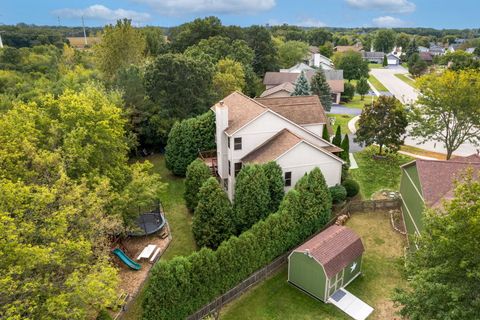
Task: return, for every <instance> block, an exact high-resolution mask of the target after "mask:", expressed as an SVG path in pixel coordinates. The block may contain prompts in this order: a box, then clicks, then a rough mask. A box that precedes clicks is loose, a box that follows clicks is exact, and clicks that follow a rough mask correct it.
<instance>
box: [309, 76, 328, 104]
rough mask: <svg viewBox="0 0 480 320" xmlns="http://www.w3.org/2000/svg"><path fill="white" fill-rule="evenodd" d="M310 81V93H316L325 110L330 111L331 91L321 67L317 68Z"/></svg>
mask: <svg viewBox="0 0 480 320" xmlns="http://www.w3.org/2000/svg"><path fill="white" fill-rule="evenodd" d="M310 82H311V85H310V86H311V88H312V94H316V95H317V96H318V97H319V98H320V102H321V103H322V106H323V109H325V111H330V109H331V107H332V92H331V90H330V86H329V85H328V82H327V79H326V78H325V73H324V72H323V70H322V68H320V69H318V70H317V72H316V73H315V75H314V76H313V77H312V80H311V81H310Z"/></svg>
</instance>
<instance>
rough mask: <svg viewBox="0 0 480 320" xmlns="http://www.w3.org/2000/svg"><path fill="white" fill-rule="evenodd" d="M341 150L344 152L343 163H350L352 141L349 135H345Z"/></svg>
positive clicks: (341, 156)
mask: <svg viewBox="0 0 480 320" xmlns="http://www.w3.org/2000/svg"><path fill="white" fill-rule="evenodd" d="M341 148H342V149H343V151H342V152H341V153H340V158H342V160H343V161H346V162H347V163H350V156H349V155H350V140H349V138H348V134H346V133H345V136H344V137H343V140H342V143H341Z"/></svg>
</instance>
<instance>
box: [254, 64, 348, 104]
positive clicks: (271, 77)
mask: <svg viewBox="0 0 480 320" xmlns="http://www.w3.org/2000/svg"><path fill="white" fill-rule="evenodd" d="M284 70H287V69H284ZM323 71H324V73H325V78H326V79H327V82H328V85H329V86H330V90H331V91H332V101H333V102H334V103H340V96H341V95H342V92H343V90H344V80H343V70H323ZM315 72H316V70H315V69H312V70H307V71H305V76H306V77H307V80H308V82H310V80H311V79H312V77H313V75H314V74H315ZM299 76H300V72H267V73H265V77H264V78H263V84H264V85H265V88H266V90H265V91H264V92H263V93H262V94H261V95H260V97H262V98H267V97H288V96H290V95H291V94H292V92H293V91H294V90H295V82H296V81H297V78H298V77H299Z"/></svg>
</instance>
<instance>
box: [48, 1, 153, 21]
mask: <svg viewBox="0 0 480 320" xmlns="http://www.w3.org/2000/svg"><path fill="white" fill-rule="evenodd" d="M53 14H55V15H57V16H59V17H61V18H81V17H84V18H86V19H95V20H106V21H115V20H118V19H123V18H128V19H131V20H133V21H134V22H145V21H148V20H150V18H151V16H150V14H148V13H145V12H138V11H133V10H125V9H115V10H113V9H110V8H107V7H105V6H103V5H101V4H94V5H92V6H90V7H87V8H84V9H73V8H64V9H58V10H55V11H53Z"/></svg>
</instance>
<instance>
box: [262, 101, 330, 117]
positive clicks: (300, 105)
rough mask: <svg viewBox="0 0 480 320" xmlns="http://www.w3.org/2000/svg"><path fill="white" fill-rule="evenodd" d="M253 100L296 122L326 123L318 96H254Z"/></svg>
mask: <svg viewBox="0 0 480 320" xmlns="http://www.w3.org/2000/svg"><path fill="white" fill-rule="evenodd" d="M255 100H256V101H258V102H260V103H261V104H263V105H264V106H266V107H267V108H269V109H271V110H273V111H275V112H276V113H278V114H280V115H282V116H284V117H285V118H287V119H289V120H290V121H293V122H295V123H296V124H311V123H328V121H327V115H326V114H325V110H324V109H323V107H322V103H321V102H320V99H319V98H318V96H294V97H281V98H255Z"/></svg>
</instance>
